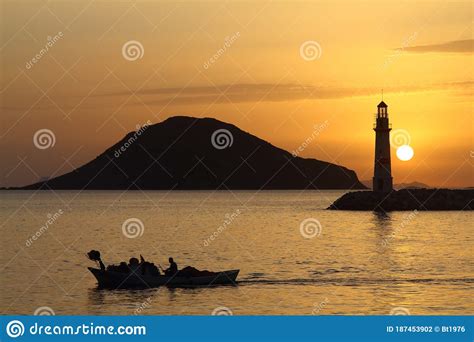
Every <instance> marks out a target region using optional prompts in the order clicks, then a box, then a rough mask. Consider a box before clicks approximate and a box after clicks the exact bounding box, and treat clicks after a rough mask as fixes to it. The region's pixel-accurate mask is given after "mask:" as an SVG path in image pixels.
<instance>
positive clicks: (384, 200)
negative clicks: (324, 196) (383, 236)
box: [328, 189, 474, 211]
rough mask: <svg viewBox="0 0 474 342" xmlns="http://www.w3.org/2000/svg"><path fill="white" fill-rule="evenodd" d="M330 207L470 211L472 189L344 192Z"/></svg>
mask: <svg viewBox="0 0 474 342" xmlns="http://www.w3.org/2000/svg"><path fill="white" fill-rule="evenodd" d="M328 209H330V210H363V211H403V210H474V190H449V189H404V190H399V191H395V190H393V191H391V192H389V193H382V192H374V191H355V192H348V193H346V194H345V195H343V196H342V197H340V198H339V199H338V200H336V201H335V202H334V203H333V204H331V206H329V208H328Z"/></svg>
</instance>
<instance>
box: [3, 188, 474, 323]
mask: <svg viewBox="0 0 474 342" xmlns="http://www.w3.org/2000/svg"><path fill="white" fill-rule="evenodd" d="M344 193H345V191H316V190H312V191H310V190H306V191H229V190H222V191H139V190H137V191H36V192H35V191H1V192H0V222H1V236H2V239H1V241H2V245H1V252H0V268H1V273H0V274H1V276H0V285H1V289H2V290H1V291H0V302H1V306H0V310H1V314H27V315H31V314H45V315H46V314H56V315H211V314H217V315H390V314H396V315H468V314H472V313H473V312H474V291H473V289H474V286H473V285H474V262H473V245H474V229H473V228H474V226H473V221H474V214H473V213H472V212H467V211H443V212H436V211H430V212H423V211H407V212H391V213H386V214H383V213H374V212H350V211H332V210H326V208H327V207H328V206H329V205H330V204H331V203H332V202H333V201H334V200H336V199H337V198H338V197H340V196H341V195H343V194H344ZM92 249H94V250H98V251H100V252H101V255H102V259H103V260H104V262H105V264H106V265H108V264H113V263H119V262H121V261H128V260H129V258H131V257H137V258H138V257H139V256H140V255H142V256H143V257H144V258H145V259H146V260H148V261H151V262H154V263H155V264H157V265H158V264H160V265H161V266H162V267H166V266H167V265H168V262H167V261H168V258H169V257H173V258H174V260H175V261H176V262H177V264H178V267H179V268H183V267H185V266H193V267H195V268H197V269H200V270H210V271H223V270H231V269H240V274H239V276H238V278H237V282H236V284H233V285H228V286H214V287H206V288H167V287H159V288H150V289H134V290H127V289H121V290H106V289H100V288H98V287H97V282H96V279H95V278H94V277H93V275H92V274H91V273H90V272H89V270H88V268H87V267H89V266H95V263H94V262H93V261H91V260H89V259H88V258H87V256H86V253H87V252H88V251H90V250H92Z"/></svg>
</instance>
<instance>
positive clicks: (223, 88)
mask: <svg viewBox="0 0 474 342" xmlns="http://www.w3.org/2000/svg"><path fill="white" fill-rule="evenodd" d="M473 84H474V81H462V82H449V83H436V84H428V85H411V86H399V87H385V88H384V91H385V93H402V92H420V91H439V90H452V89H456V90H459V89H469V88H471V87H472V85H473ZM379 93H380V87H379V86H366V85H361V86H360V87H331V86H315V85H302V84H292V83H286V84H272V83H261V84H232V85H229V84H222V85H213V86H197V87H186V88H156V89H144V90H141V91H138V92H136V95H137V96H139V97H140V99H141V100H142V102H144V103H147V104H151V105H152V104H158V105H163V104H164V105H167V104H170V105H172V104H173V105H190V104H203V103H228V102H233V103H242V102H260V101H262V102H279V101H297V100H318V99H335V98H349V97H359V96H372V95H378V94H379ZM129 95H131V93H130V92H114V93H108V94H102V95H99V96H129Z"/></svg>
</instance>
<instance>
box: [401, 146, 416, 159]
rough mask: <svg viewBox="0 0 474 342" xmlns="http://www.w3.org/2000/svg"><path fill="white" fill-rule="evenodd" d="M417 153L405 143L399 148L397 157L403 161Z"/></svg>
mask: <svg viewBox="0 0 474 342" xmlns="http://www.w3.org/2000/svg"><path fill="white" fill-rule="evenodd" d="M414 154H415V153H414V152H413V149H412V148H411V147H410V146H408V145H403V146H400V147H399V148H397V157H398V159H400V160H401V161H408V160H410V159H411V158H413V155H414Z"/></svg>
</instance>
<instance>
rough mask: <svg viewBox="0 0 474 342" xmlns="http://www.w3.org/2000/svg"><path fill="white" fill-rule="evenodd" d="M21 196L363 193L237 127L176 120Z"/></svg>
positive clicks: (334, 168) (328, 168)
mask: <svg viewBox="0 0 474 342" xmlns="http://www.w3.org/2000/svg"><path fill="white" fill-rule="evenodd" d="M213 138H214V144H213V143H212V141H211V140H212V139H213ZM22 189H94V190H96V189H99V190H100V189H105V190H108V189H110V190H112V189H118V190H126V189H130V190H136V189H142V190H170V189H173V190H215V189H223V190H225V189H253V190H257V189H365V187H364V186H363V185H362V184H361V183H360V182H359V180H358V178H357V175H356V174H355V172H354V171H352V170H349V169H347V168H345V167H343V166H340V165H335V164H331V163H328V162H324V161H320V160H316V159H304V158H300V157H295V156H293V155H292V154H290V153H289V152H287V151H284V150H282V149H280V148H277V147H275V146H273V145H271V144H270V143H268V142H266V141H264V140H262V139H259V138H257V137H256V136H253V135H251V134H249V133H246V132H244V131H242V130H240V129H239V128H237V127H236V126H234V125H231V124H228V123H224V122H221V121H218V120H215V119H210V118H203V119H199V118H193V117H184V116H178V117H172V118H169V119H167V120H165V121H163V122H161V123H158V124H155V125H149V126H145V127H141V128H140V129H139V130H138V131H137V132H130V133H129V134H127V135H126V136H125V137H124V138H123V139H122V140H121V141H119V142H118V143H116V144H115V145H113V146H112V147H110V148H109V149H107V150H106V151H105V152H104V153H102V154H101V155H99V156H98V157H97V158H95V159H94V160H92V161H90V162H89V163H87V164H85V165H83V166H81V167H79V168H78V169H76V170H74V171H72V172H69V173H67V174H65V175H62V176H59V177H56V178H53V179H49V180H47V181H41V182H38V183H35V184H32V185H28V186H25V187H24V188H22Z"/></svg>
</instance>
